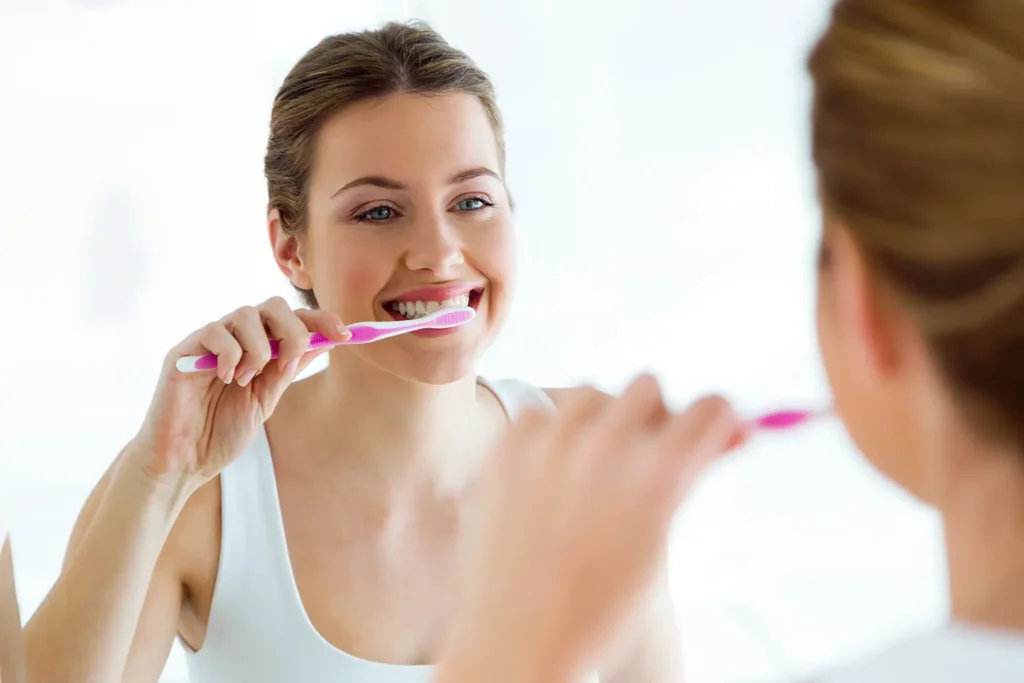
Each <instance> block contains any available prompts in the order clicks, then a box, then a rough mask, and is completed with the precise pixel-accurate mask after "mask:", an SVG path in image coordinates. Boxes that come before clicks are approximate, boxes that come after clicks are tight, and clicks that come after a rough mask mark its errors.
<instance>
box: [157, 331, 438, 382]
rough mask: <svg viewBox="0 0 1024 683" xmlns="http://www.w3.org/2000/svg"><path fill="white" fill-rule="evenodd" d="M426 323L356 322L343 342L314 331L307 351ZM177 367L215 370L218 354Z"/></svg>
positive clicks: (274, 351)
mask: <svg viewBox="0 0 1024 683" xmlns="http://www.w3.org/2000/svg"><path fill="white" fill-rule="evenodd" d="M427 326H428V325H427V324H425V323H421V322H420V321H418V320H411V321H409V322H403V321H399V320H396V321H395V322H393V323H390V322H379V323H354V324H352V325H349V326H348V328H347V329H348V331H349V332H351V333H352V336H351V337H350V338H349V339H347V340H346V341H343V342H336V341H332V340H330V339H328V338H327V337H325V336H324V335H322V334H320V333H319V332H316V333H314V334H313V335H311V336H310V338H309V347H308V348H307V349H306V351H316V350H317V349H322V348H325V347H328V346H344V345H348V344H367V343H369V342H374V341H378V340H380V339H387V338H388V337H394V336H395V335H399V334H403V333H405V332H412V331H414V330H418V329H420V328H422V327H427ZM279 354H280V344H279V343H278V341H277V340H276V339H271V340H270V358H271V360H273V359H275V358H277V357H278V356H279ZM176 367H177V368H178V370H179V371H180V372H199V371H200V370H215V369H216V368H217V356H216V355H215V354H212V353H204V354H203V355H201V356H185V357H184V358H179V359H178V362H177V364H176Z"/></svg>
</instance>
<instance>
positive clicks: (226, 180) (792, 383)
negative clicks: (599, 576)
mask: <svg viewBox="0 0 1024 683" xmlns="http://www.w3.org/2000/svg"><path fill="white" fill-rule="evenodd" d="M826 11H827V2H826V1H825V0H783V1H782V2H773V3H766V2H761V1H759V0H632V1H631V2H621V1H613V0H600V1H594V0H591V1H589V2H586V3H583V2H579V3H571V2H551V1H550V0H517V1H516V2H502V1H500V0H485V1H481V0H424V1H422V2H418V3H417V2H394V1H387V0H379V1H375V0H334V1H332V2H329V1H321V2H314V1H312V0H302V1H298V0H288V2H284V1H283V0H282V1H281V2H271V1H270V0H263V1H261V2H252V1H243V0H217V1H214V0H203V1H202V2H198V1H193V2H182V1H176V2H171V1H170V0H167V1H159V0H148V1H145V0H135V1H130V0H122V1H121V2H116V1H109V2H102V1H100V0H92V1H89V2H87V1H85V0H80V1H79V2H70V1H64V2H41V1H40V0H31V1H30V0H0V302H2V313H0V359H2V370H0V520H2V519H6V520H7V521H8V523H9V525H10V526H11V527H12V529H13V536H14V552H15V558H16V564H17V572H18V580H19V583H20V589H21V598H22V603H23V612H24V615H25V617H26V618H27V615H28V614H29V613H30V612H31V610H33V609H34V608H35V606H36V605H37V604H38V602H39V601H40V600H41V599H42V597H43V595H44V594H45V591H46V590H47V588H48V586H49V585H50V583H51V582H52V581H53V580H54V578H55V577H56V573H57V571H58V568H59V564H60V561H61V556H62V552H63V547H64V544H65V542H66V540H67V537H68V534H69V533H70V529H71V525H72V523H73V521H74V517H75V515H76V513H77V510H78V507H79V506H80V505H81V503H82V502H83V500H84V498H85V496H86V495H87V493H88V491H89V488H90V487H91V485H92V484H93V483H94V482H95V480H96V479H97V478H98V477H99V476H100V474H101V473H102V471H103V470H104V469H105V467H106V466H107V464H108V463H109V462H110V460H111V459H112V458H113V456H114V455H115V454H116V453H117V451H118V450H119V449H120V447H121V446H122V445H123V444H124V442H125V441H126V440H127V439H128V438H130V437H131V435H132V434H133V433H134V430H135V429H136V428H137V426H138V423H139V421H140V418H141V416H142V415H143V413H144V411H145V409H146V407H147V404H148V400H149V396H150V392H151V390H152V387H153V383H154V380H155V377H156V373H157V369H158V366H159V361H160V359H161V357H162V356H163V354H164V353H165V351H166V349H167V348H169V347H170V346H171V345H172V344H174V343H175V342H176V341H177V340H178V339H179V338H181V337H182V336H184V335H185V334H187V333H188V332H189V331H191V330H192V329H193V328H195V327H197V326H199V325H200V324H202V323H204V322H205V321H207V320H208V319H212V318H215V317H219V316H220V315H221V314H223V313H224V312H226V311H227V310H230V309H232V308H234V307H236V306H238V305H240V304H243V303H251V302H257V301H259V300H262V299H263V298H265V297H266V296H269V295H272V294H289V289H288V287H287V285H286V283H285V282H284V280H283V279H282V277H281V276H280V275H279V273H278V272H277V270H276V268H275V266H274V264H273V262H272V259H271V255H270V251H269V249H268V245H267V243H266V237H265V228H264V223H263V220H264V207H265V187H264V185H263V180H262V153H263V146H264V145H265V142H266V139H265V135H266V128H267V122H268V117H269V112H270V103H271V100H272V98H273V95H274V92H275V90H276V88H277V87H278V85H279V84H280V81H281V79H282V78H283V76H284V75H285V73H286V71H287V70H288V69H289V68H290V67H291V65H292V64H293V63H294V62H295V61H296V60H297V59H298V58H299V57H300V56H301V54H302V53H303V52H304V51H305V50H307V49H308V48H309V47H311V46H312V45H313V44H315V43H316V42H317V41H318V40H319V39H320V38H321V37H323V36H324V35H326V34H329V33H335V32H339V31H345V30H351V29H357V28H365V27H368V26H375V25H378V24H379V23H380V22H381V21H383V20H385V19H405V18H409V17H413V16H415V17H420V18H423V19H426V20H428V21H430V22H431V23H432V24H433V25H434V27H435V28H437V29H438V30H440V31H441V32H442V34H444V35H445V36H446V37H447V38H448V40H449V41H450V42H452V43H453V44H455V45H456V46H458V47H460V48H462V49H464V50H465V51H467V52H468V53H469V54H470V55H472V56H473V57H474V58H475V59H476V60H477V61H478V62H479V63H480V64H481V66H483V68H484V69H485V70H487V71H488V72H489V73H490V74H491V75H492V76H493V78H494V80H495V82H496V85H497V88H498V94H499V103H500V105H501V106H502V108H503V111H504V115H505V118H506V121H507V126H508V148H509V169H508V180H509V183H510V186H511V188H512V190H513V192H514V194H515V196H516V199H517V202H518V213H517V225H518V229H519V231H520V244H521V250H522V255H521V264H522V266H521V267H522V273H521V286H520V290H519V293H518V299H517V305H516V310H515V312H514V315H513V317H512V319H511V321H510V323H509V325H508V327H507V328H506V331H505V332H504V336H503V337H502V339H501V340H500V342H499V344H498V345H497V346H496V347H495V348H494V349H493V351H492V352H491V353H490V355H489V356H488V357H487V359H486V362H485V365H484V367H483V368H482V372H483V374H486V375H488V376H492V377H497V376H513V375H514V376H520V377H523V378H526V379H528V380H530V381H533V382H535V383H538V384H541V385H545V386H560V385H567V384H571V383H575V382H579V381H584V380H586V381H592V382H595V383H597V384H598V385H600V386H602V387H603V388H606V389H609V390H617V389H619V388H620V387H621V386H622V384H623V382H624V381H625V380H626V379H627V378H628V377H629V376H630V375H632V374H634V373H635V372H637V371H639V370H642V369H653V370H655V371H657V372H658V373H659V374H660V375H661V376H662V377H663V379H664V382H665V384H666V386H667V388H668V389H669V390H670V392H671V394H672V396H673V398H674V399H677V400H679V401H684V400H686V399H689V398H692V397H694V396H695V395H697V394H699V393H701V392H704V391H709V390H716V391H721V392H724V393H726V394H728V395H729V396H731V397H733V398H734V399H735V400H736V401H738V402H739V404H740V405H741V406H743V407H744V408H746V409H749V410H751V411H755V410H760V409H766V408H773V407H777V406H785V405H791V404H792V405H818V404H819V403H822V402H824V401H826V400H827V391H826V388H825V386H824V382H823V380H822V376H821V371H820V368H819V364H818V358H817V353H816V349H815V346H814V337H813V319H812V304H813V287H812V283H813V254H814V248H815V235H816V230H817V219H818V216H817V209H816V207H815V204H814V201H813V200H814V195H813V191H812V185H813V179H812V176H811V169H810V165H809V162H808V150H807V137H808V131H807V120H808V116H807V113H806V107H807V99H808V81H807V78H806V77H805V74H804V68H803V60H804V55H805V53H806V50H807V48H808V46H809V45H810V43H811V41H812V40H813V38H814V36H815V33H816V32H817V31H818V30H819V29H820V27H821V26H822V23H823V20H824V18H825V16H826ZM939 532H940V529H939V526H938V522H937V519H936V518H935V517H934V516H933V514H932V513H931V512H929V511H927V510H925V509H923V508H922V507H920V506H918V505H917V504H916V503H914V502H912V501H910V500H908V499H907V498H906V497H905V496H904V495H903V494H902V493H900V492H898V491H895V490H894V489H893V488H892V487H891V486H890V485H889V484H887V483H886V482H884V481H882V480H881V478H880V477H879V476H878V475H877V474H876V473H875V472H874V471H873V470H872V469H871V468H870V467H869V466H868V465H866V464H865V463H864V462H863V461H862V460H861V459H860V457H859V456H858V455H857V454H856V453H855V452H854V451H853V449H852V447H851V446H850V444H849V442H848V441H847V440H846V437H845V434H844V433H843V431H842V429H841V427H839V426H838V425H836V424H822V425H819V426H815V427H812V428H809V429H806V430H804V431H803V432H800V433H795V434H791V435H787V436H785V437H781V436H780V437H776V438H773V439H770V440H769V439H764V440H761V441H759V442H757V443H755V444H754V445H753V446H752V447H750V448H748V449H747V450H746V451H745V452H744V453H742V454H739V455H737V456H736V457H735V458H733V459H732V460H730V461H727V462H725V463H723V464H722V465H721V466H718V467H717V468H716V469H715V470H714V471H713V472H711V473H710V474H709V476H708V477H707V478H706V479H705V480H704V482H703V483H702V485H701V486H700V488H699V490H698V491H697V493H696V495H695V496H694V497H693V498H692V499H691V501H690V502H689V503H688V504H687V506H686V507H685V508H684V510H683V512H682V514H681V516H680V522H679V526H678V532H677V534H676V537H675V542H674V544H673V579H674V586H675V592H676V597H677V603H678V605H679V611H680V618H681V620H682V622H683V625H684V628H685V638H686V643H687V662H688V674H689V678H688V681H689V683H712V682H715V683H719V682H720V683H725V682H730V683H732V682H737V683H738V682H740V681H766V680H776V679H786V678H789V677H791V676H796V675H801V674H805V673H808V672H811V671H814V670H816V669H818V668H820V667H822V666H827V665H830V664H834V663H837V662H841V661H843V660H846V659H848V658H850V657H852V656H856V655H858V654H861V653H864V652H866V651H869V650H871V649H873V648H876V647H878V646H880V645H883V644H885V643H886V642H887V641H889V640H891V639H892V638H894V637H896V636H899V635H902V634H905V633H908V632H911V631H914V630H918V629H921V628H925V627H928V626H930V625H932V624H934V623H936V622H937V621H939V620H941V619H943V618H944V617H945V615H946V611H947V609H948V606H947V600H946V597H945V595H944V590H943V582H944V578H945V577H944V570H943V568H942V563H941V555H942V546H941V538H940V533H939ZM184 676H185V672H184V665H183V661H182V659H181V655H180V653H178V652H176V653H175V654H174V656H173V657H172V660H171V662H170V664H169V665H168V669H167V672H166V680H168V681H171V680H183V678H184Z"/></svg>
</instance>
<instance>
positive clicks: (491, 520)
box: [436, 0, 1024, 683]
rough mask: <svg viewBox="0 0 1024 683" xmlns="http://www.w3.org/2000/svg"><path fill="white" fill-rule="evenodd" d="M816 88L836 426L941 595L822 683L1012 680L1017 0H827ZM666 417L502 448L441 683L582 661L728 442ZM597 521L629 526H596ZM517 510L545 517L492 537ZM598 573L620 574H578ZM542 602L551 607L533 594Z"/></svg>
mask: <svg viewBox="0 0 1024 683" xmlns="http://www.w3.org/2000/svg"><path fill="white" fill-rule="evenodd" d="M810 71H811V75H812V78H813V82H814V101H813V102H814V103H813V113H812V128H813V154H814V161H815V165H816V168H817V172H818V181H819V183H818V187H819V194H820V198H821V204H822V208H823V215H824V222H823V230H822V235H821V258H820V263H819V268H818V269H819V277H818V308H817V318H818V336H819V342H820V347H821V353H822V356H823V359H824V364H825V368H826V370H827V373H828V377H829V380H830V382H831V386H832V391H833V395H834V405H835V410H836V412H837V414H838V415H839V417H840V418H841V419H842V420H843V422H844V423H845V425H846V427H847V429H848V430H849V432H850V434H851V436H852V437H853V439H854V441H855V442H856V443H857V445H858V446H859V447H860V449H861V450H862V451H863V452H864V454H865V455H866V456H867V458H868V459H869V460H870V461H871V462H872V463H873V464H874V465H875V466H876V467H877V468H878V469H879V470H880V471H881V472H883V473H884V474H885V475H887V476H888V477H890V478H891V479H892V480H894V481H895V482H896V483H897V484H899V485H900V486H902V487H903V488H905V489H906V490H907V491H909V492H910V493H911V494H913V495H915V496H917V497H918V498H920V499H921V500H923V501H925V502H927V503H929V504H931V505H934V506H935V507H936V508H937V509H938V510H939V511H940V512H941V514H942V517H943V520H944V526H945V538H946V545H947V560H948V567H949V590H950V598H951V600H950V602H951V621H950V623H949V624H948V625H947V626H946V627H945V628H943V629H941V630H939V631H938V632H935V633H929V634H924V635H921V636H918V637H915V638H913V639H911V640H909V641H908V642H906V643H903V644H900V645H898V646H895V647H893V648H892V649H890V650H888V651H886V652H885V653H883V654H881V655H879V656H877V657H875V658H873V659H871V660H869V661H867V662H864V663H861V664H855V665H852V666H849V667H847V668H845V669H843V670H842V671H839V672H836V673H834V674H833V675H830V676H824V677H822V678H819V679H815V680H817V681H821V682H822V683H825V682H834V683H840V682H842V683H890V682H891V683H897V682H899V683H906V682H907V681H928V682H929V683H942V682H951V681H959V682H965V683H966V682H969V683H996V682H997V681H998V682H999V683H1007V682H1009V681H1024V363H1022V362H1021V358H1024V194H1022V192H1021V188H1022V187H1024V89H1022V87H1021V86H1022V84H1024V1H1022V0H1002V1H1000V2H961V1H960V0H927V1H925V0H839V2H838V3H837V4H836V5H835V9H834V12H833V14H832V18H831V22H830V24H829V26H828V28H827V30H826V31H825V33H824V35H823V36H822V38H821V39H820V41H819V43H818V44H817V46H816V47H815V49H814V50H813V52H812V54H811V57H810ZM660 411H663V407H662V406H661V402H660V396H659V392H658V390H657V387H656V386H655V385H653V384H652V383H651V382H650V380H649V379H644V380H641V381H640V382H639V383H638V384H637V385H636V386H634V388H633V389H631V391H630V392H629V394H628V395H627V397H626V398H624V399H622V401H621V402H619V403H611V404H610V405H609V402H608V401H607V399H601V398H600V397H597V398H593V399H590V400H583V401H581V402H579V403H577V404H576V405H575V407H572V408H569V409H567V410H566V411H565V412H564V413H563V415H562V417H560V418H558V419H557V420H555V419H553V418H546V417H536V416H533V417H531V418H530V420H529V421H526V422H524V423H523V424H520V425H519V426H518V428H517V429H516V430H514V433H513V434H512V435H510V436H509V437H508V441H507V442H506V443H505V445H504V446H502V451H503V455H504V456H505V457H504V458H503V460H502V467H501V468H500V469H499V468H496V470H495V472H494V473H493V474H494V475H495V477H496V478H497V479H501V480H502V481H504V482H506V485H505V489H504V490H503V496H502V497H501V498H500V499H495V500H498V501H499V502H498V503H496V504H495V505H494V507H493V508H492V509H491V515H492V516H489V517H486V518H484V519H482V520H480V521H481V524H482V525H483V535H482V536H481V545H480V546H479V548H478V550H477V553H476V556H475V557H476V563H477V564H476V573H475V576H476V577H477V579H478V580H477V581H475V582H471V583H470V585H471V586H473V587H474V588H475V592H470V593H468V594H467V596H466V599H465V601H464V602H463V604H462V608H461V609H460V610H459V613H460V614H461V615H462V616H461V617H460V618H457V619H455V620H454V623H455V624H456V625H455V626H454V627H453V632H452V637H451V639H450V640H449V642H448V646H447V647H446V649H445V654H444V656H443V657H442V663H441V666H440V667H439V671H438V675H437V678H436V681H437V683H463V682H465V683H469V681H480V680H498V679H497V678H494V677H492V676H491V674H492V670H491V667H492V666H493V667H495V669H494V671H493V673H499V672H501V671H505V670H507V669H508V668H509V667H510V664H509V663H510V662H515V665H514V668H512V671H513V672H514V675H510V676H505V677H503V678H501V679H500V680H503V681H508V682H509V683H512V682H513V681H524V682H525V681H537V680H544V681H570V680H573V677H574V676H575V675H576V674H577V673H578V672H579V671H581V670H584V668H585V666H586V665H587V664H588V663H589V662H590V661H592V655H593V653H595V652H598V651H600V649H601V646H602V644H603V643H604V642H606V641H605V636H606V634H607V633H609V629H608V624H610V623H614V622H615V620H616V618H617V616H616V615H618V614H621V613H622V605H624V604H628V603H629V601H630V599H631V596H633V595H634V594H635V593H636V591H637V588H638V586H640V585H642V581H641V580H640V579H642V578H643V577H644V576H646V574H647V573H648V572H649V571H650V567H651V566H652V565H653V562H654V560H655V559H656V558H657V557H658V552H657V551H658V545H659V542H661V541H662V540H663V538H664V535H665V529H666V526H667V521H668V519H669V518H670V516H671V512H672V509H673V504H674V503H675V502H676V501H677V500H678V499H679V497H680V495H681V492H682V491H684V490H685V488H686V485H687V484H688V483H689V482H690V481H691V480H692V478H693V476H694V473H695V472H696V471H698V470H699V469H700V468H701V467H703V466H704V465H705V464H706V463H707V462H708V461H709V460H710V458H711V457H712V456H713V455H714V454H716V453H720V452H722V451H724V450H725V449H726V448H727V447H728V442H729V440H730V439H734V438H736V436H737V435H738V434H740V433H742V427H741V423H739V422H738V421H737V419H736V418H735V416H734V415H733V414H732V413H731V411H730V410H729V408H728V406H727V405H725V404H724V402H722V401H716V400H712V401H705V402H702V403H701V404H698V406H696V407H695V408H693V409H691V410H690V411H688V412H687V413H684V414H683V415H681V416H677V417H674V418H670V419H666V418H664V417H663V416H662V415H661V414H660ZM583 463H585V464H586V472H587V473H588V475H589V476H588V477H587V478H581V477H580V476H579V474H578V472H579V470H580V467H581V466H582V464H583ZM666 482H671V484H672V485H667V483H666ZM554 492H557V495H555V494H554ZM565 499H569V500H575V501H577V504H578V508H577V509H574V508H572V507H571V506H569V505H568V504H565V503H563V501H564V500H565ZM524 501H529V504H526V503H524ZM606 503H607V504H606ZM612 512H617V514H618V516H619V517H618V518H619V519H621V518H623V517H625V518H626V519H629V520H631V521H634V523H633V524H631V525H629V526H628V527H627V526H626V525H622V524H620V525H609V526H606V527H604V528H603V529H601V528H598V529H595V528H594V525H593V524H592V522H591V520H592V519H593V518H597V519H615V517H612V516H611V513H612ZM528 514H529V515H533V517H532V519H534V520H536V519H544V520H545V523H544V524H542V525H534V526H532V527H530V526H526V525H509V524H508V523H507V522H506V521H505V520H508V519H518V518H520V517H522V516H524V515H528ZM638 528H640V529H644V530H646V532H647V534H646V538H643V539H641V540H640V541H638V540H637V538H636V536H637V535H638V532H637V529H638ZM537 529H543V530H544V533H543V534H538V533H537ZM627 551H628V552H627ZM595 556H603V557H617V558H622V557H626V558H628V561H627V560H622V561H621V562H620V563H619V564H615V565H612V566H611V567H609V566H604V565H602V564H600V563H594V562H579V561H577V558H593V557H595ZM506 566H508V567H510V569H508V573H506V574H501V573H500V571H501V568H502V567H506ZM552 568H555V569H554V570H553V569H552ZM612 573H614V576H610V574H612ZM536 586H544V587H545V588H546V590H547V591H548V593H546V594H550V593H554V594H558V595H560V596H561V600H560V601H558V602H557V603H552V602H551V601H547V600H543V599H532V600H531V599H530V597H531V596H535V595H537V592H536V591H535V590H533V589H534V587H536ZM512 593H514V594H515V595H517V596H519V597H518V599H517V600H516V601H515V602H514V603H513V602H510V601H508V600H504V599H503V598H502V596H507V595H509V594H512ZM537 633H539V634H540V635H541V636H542V637H541V638H539V639H535V638H533V637H532V636H533V634H537Z"/></svg>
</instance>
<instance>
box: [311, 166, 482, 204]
mask: <svg viewBox="0 0 1024 683" xmlns="http://www.w3.org/2000/svg"><path fill="white" fill-rule="evenodd" d="M481 176H490V177H491V178H494V179H495V180H499V181H500V180H501V176H499V175H498V174H497V173H496V172H494V171H492V170H491V169H489V168H487V167H486V166H478V167H476V168H471V169H469V170H466V171H461V172H460V173H456V174H455V175H453V176H452V177H451V178H449V179H448V184H449V185H456V184H458V183H464V182H466V181H467V180H472V179H473V178H479V177H481ZM362 185H372V186H374V187H381V188H384V189H385V190H404V189H405V185H404V184H403V183H400V182H399V181H397V180H394V179H392V178H386V177H384V176H379V175H369V176H364V177H362V178H356V179H355V180H353V181H352V182H350V183H347V184H345V185H344V186H342V187H341V188H339V189H338V191H337V192H335V193H334V194H332V195H331V199H334V198H335V197H337V196H338V195H339V194H341V193H342V192H344V191H345V190H351V189H352V188H353V187H360V186H362Z"/></svg>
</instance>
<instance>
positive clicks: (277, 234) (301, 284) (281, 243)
mask: <svg viewBox="0 0 1024 683" xmlns="http://www.w3.org/2000/svg"><path fill="white" fill-rule="evenodd" d="M267 229H268V230H269V232H270V246H271V248H273V250H274V259H275V260H276V261H277V267H278V268H280V269H281V272H282V273H284V274H285V277H287V278H288V279H289V280H290V281H291V283H292V284H293V285H295V286H296V287H298V288H299V289H312V288H313V281H312V278H310V276H309V273H308V272H307V269H306V267H305V264H304V263H303V259H302V253H301V251H302V250H301V248H300V247H301V246H302V245H301V243H300V241H299V238H298V237H296V236H295V235H289V234H288V233H286V232H285V231H284V227H283V226H282V224H281V212H280V211H278V210H277V209H276V208H274V209H271V210H270V212H269V213H268V214H267Z"/></svg>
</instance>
